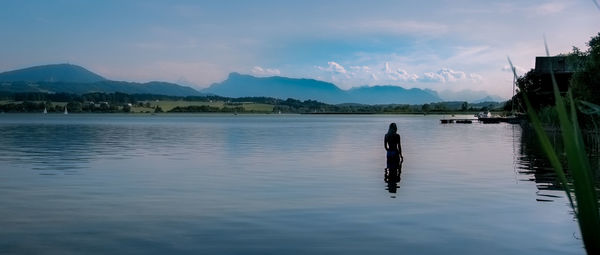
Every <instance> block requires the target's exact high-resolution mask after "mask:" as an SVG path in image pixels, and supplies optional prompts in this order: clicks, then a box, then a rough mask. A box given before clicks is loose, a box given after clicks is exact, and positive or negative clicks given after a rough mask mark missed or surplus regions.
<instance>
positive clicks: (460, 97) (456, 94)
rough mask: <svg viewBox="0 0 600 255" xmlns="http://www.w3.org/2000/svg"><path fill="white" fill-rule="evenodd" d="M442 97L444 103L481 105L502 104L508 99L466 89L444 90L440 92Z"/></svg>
mask: <svg viewBox="0 0 600 255" xmlns="http://www.w3.org/2000/svg"><path fill="white" fill-rule="evenodd" d="M438 94H439V95H440V97H441V98H442V99H444V101H467V102H469V103H480V102H502V101H506V99H504V98H501V97H499V96H495V95H490V94H489V93H487V92H485V91H477V90H470V89H464V90H459V91H452V90H443V91H440V92H438Z"/></svg>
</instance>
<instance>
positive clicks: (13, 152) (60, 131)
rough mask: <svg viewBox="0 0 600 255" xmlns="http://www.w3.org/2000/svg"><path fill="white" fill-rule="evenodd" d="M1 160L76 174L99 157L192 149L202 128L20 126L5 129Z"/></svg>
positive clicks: (47, 171) (48, 172) (168, 153)
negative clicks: (194, 139) (182, 148)
mask: <svg viewBox="0 0 600 255" xmlns="http://www.w3.org/2000/svg"><path fill="white" fill-rule="evenodd" d="M0 133H2V134H3V136H2V137H1V138H0V141H1V142H0V151H3V153H2V154H1V155H0V162H10V163H13V164H23V165H31V166H32V169H33V170H39V171H42V172H41V173H40V174H43V175H55V174H74V173H76V172H78V170H81V169H83V168H87V165H88V164H89V163H90V162H93V161H96V160H98V159H110V160H120V159H130V158H136V157H143V156H148V155H150V156H153V155H160V156H173V155H174V154H175V153H176V152H174V151H175V150H176V149H177V148H181V147H193V146H194V144H192V143H191V142H190V140H193V139H188V138H190V137H192V138H194V137H195V136H198V134H199V133H200V134H201V133H202V132H199V131H198V130H197V129H185V128H178V127H171V126H168V127H163V126H159V125H156V126H152V125H148V126H146V125H133V124H100V123H90V124H27V125H23V124H15V125H2V126H0Z"/></svg>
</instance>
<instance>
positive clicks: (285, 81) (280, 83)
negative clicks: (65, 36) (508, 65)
mask: <svg viewBox="0 0 600 255" xmlns="http://www.w3.org/2000/svg"><path fill="white" fill-rule="evenodd" d="M0 91H2V92H47V93H61V92H62V93H75V94H84V93H91V92H104V93H112V92H122V93H128V94H158V95H168V96H206V95H210V94H212V95H218V96H223V97H274V98H281V99H287V98H294V99H299V100H309V99H310V100H316V101H321V102H325V103H331V104H340V103H359V104H424V103H432V102H441V101H445V100H448V99H446V98H443V97H440V96H439V95H438V93H437V92H435V91H433V90H428V89H417V88H412V89H405V88H402V87H399V86H393V85H379V86H371V87H368V86H364V87H356V88H352V89H349V90H342V89H340V88H339V87H337V86H336V85H335V84H333V83H329V82H324V81H319V80H314V79H297V78H288V77H280V76H273V77H255V76H251V75H244V74H239V73H231V74H229V76H228V78H227V79H226V80H224V81H222V82H219V83H213V84H212V85H210V86H209V87H208V88H205V89H203V90H200V91H198V90H196V89H193V88H191V87H188V86H182V85H179V84H175V83H167V82H156V81H154V82H147V83H136V82H125V81H113V80H109V79H106V78H104V77H102V76H100V75H98V74H95V73H93V72H91V71H89V70H87V69H85V68H83V67H81V66H77V65H71V64H54V65H43V66H34V67H29V68H24V69H19V70H14V71H8V72H3V73H0ZM446 94H448V93H446ZM463 94H465V95H467V94H470V95H471V96H473V95H476V96H480V97H479V98H480V99H481V100H469V101H471V102H475V101H482V100H487V99H491V100H490V101H499V100H494V99H497V98H494V97H491V96H490V95H488V94H486V93H483V94H482V93H473V92H472V91H466V92H465V93H463ZM459 97H460V93H458V94H457V93H455V94H452V100H453V101H454V100H455V99H456V98H459Z"/></svg>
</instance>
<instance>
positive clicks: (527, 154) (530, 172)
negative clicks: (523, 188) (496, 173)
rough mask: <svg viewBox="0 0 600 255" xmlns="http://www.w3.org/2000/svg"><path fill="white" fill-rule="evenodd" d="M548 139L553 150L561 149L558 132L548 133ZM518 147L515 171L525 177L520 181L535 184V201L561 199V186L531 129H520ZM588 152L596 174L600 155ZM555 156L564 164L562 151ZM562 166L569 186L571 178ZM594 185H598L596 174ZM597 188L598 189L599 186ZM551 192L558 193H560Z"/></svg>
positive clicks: (561, 144)
mask: <svg viewBox="0 0 600 255" xmlns="http://www.w3.org/2000/svg"><path fill="white" fill-rule="evenodd" d="M548 137H549V138H550V142H552V145H553V146H554V148H555V149H556V148H562V147H563V142H562V137H561V135H560V133H559V132H548ZM588 140H589V139H588ZM520 145H521V146H520V148H519V153H518V154H517V157H518V158H517V164H518V170H517V171H518V173H519V174H520V175H521V176H522V177H526V178H521V180H523V181H534V182H535V183H536V186H537V188H538V190H539V191H538V192H537V195H538V199H537V200H538V201H541V202H551V201H554V200H553V199H554V198H557V197H563V196H564V193H563V192H562V191H563V188H562V185H561V184H560V182H559V181H558V179H557V177H556V174H555V172H554V169H553V168H552V166H551V165H550V162H549V161H548V159H547V157H546V155H545V154H544V152H543V151H542V149H541V147H540V143H539V141H538V138H537V135H536V134H535V131H534V130H533V129H530V128H526V127H525V128H522V131H521V143H520ZM589 152H590V157H589V158H590V161H591V162H590V163H591V165H592V169H595V170H596V172H598V166H599V163H600V160H599V159H600V157H599V155H600V154H599V153H598V151H597V150H593V149H592V150H589ZM557 154H558V155H559V157H562V158H561V162H566V160H565V159H564V157H565V155H564V153H562V151H557ZM564 166H565V169H566V170H567V180H568V182H569V186H571V184H572V179H571V176H570V175H569V174H568V169H567V168H566V164H565V165H564ZM596 183H597V184H600V179H598V174H596ZM597 186H598V187H600V185H597ZM552 191H560V193H556V192H552Z"/></svg>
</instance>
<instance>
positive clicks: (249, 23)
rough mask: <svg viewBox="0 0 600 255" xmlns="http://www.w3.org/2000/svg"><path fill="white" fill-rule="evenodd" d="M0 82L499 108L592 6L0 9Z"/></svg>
mask: <svg viewBox="0 0 600 255" xmlns="http://www.w3.org/2000/svg"><path fill="white" fill-rule="evenodd" d="M0 3H1V6H2V8H1V9H0V20H1V22H0V34H1V35H2V36H1V37H0V38H1V40H0V72H3V71H9V70H14V69H18V68H24V67H29V66H34V65H43V64H57V63H71V64H76V65H81V66H83V67H85V68H87V69H89V70H91V71H93V72H96V73H98V74H100V75H102V76H104V77H105V78H108V79H113V80H125V81H136V82H148V81H155V80H157V81H167V82H175V83H179V84H184V85H189V86H192V87H194V88H197V89H202V88H205V87H208V86H209V85H210V84H212V83H215V82H220V81H223V80H224V79H226V78H227V75H228V74H229V73H230V72H239V73H244V74H252V75H255V76H273V75H278V76H287V77H295V78H313V79H319V80H324V81H329V82H333V83H335V84H336V85H338V86H339V87H340V88H342V89H349V88H351V87H356V86H365V85H366V86H373V85H397V86H402V87H405V88H428V89H434V90H436V91H460V90H465V89H468V90H474V91H486V92H488V93H490V94H494V95H498V96H501V97H505V98H508V97H510V96H511V94H512V74H511V72H510V68H508V61H507V57H510V58H511V60H512V61H513V63H514V64H515V66H516V68H517V71H518V73H519V74H523V73H525V72H527V71H528V70H530V69H531V68H533V67H534V65H535V57H536V56H544V55H545V54H546V53H545V49H544V38H546V41H547V44H548V47H549V51H550V54H559V53H568V52H570V51H571V49H572V47H573V46H576V47H578V48H580V49H587V46H586V42H588V41H589V39H590V38H591V37H592V36H595V35H597V34H598V33H599V32H600V9H599V8H597V6H596V4H595V3H594V1H593V0H528V1H522V0H518V1H517V0H515V1H512V0H507V1H483V0H452V1H450V0H433V1H398V0H395V1H375V0H370V1H357V0H353V1H337V0H329V1H311V0H306V1H284V0H280V1H262V0H254V1H225V0H222V1H177V0H173V1H156V0H144V1H134V0H103V1H100V0H97V1H91V0H90V1H87V0H54V1H46V0H43V1H42V0H40V1H35V0H31V1H18V0H14V1H13V0H0Z"/></svg>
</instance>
